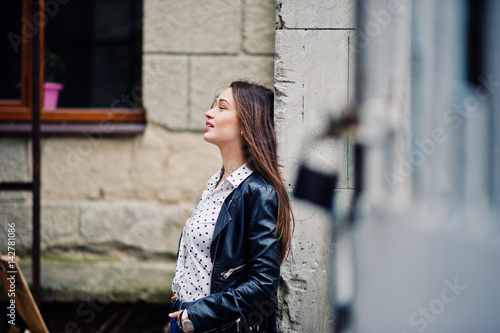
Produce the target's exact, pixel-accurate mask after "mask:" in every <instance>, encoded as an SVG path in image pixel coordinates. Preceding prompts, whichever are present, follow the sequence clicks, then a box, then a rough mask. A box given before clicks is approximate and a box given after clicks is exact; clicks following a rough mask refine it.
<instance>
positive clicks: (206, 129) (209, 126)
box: [205, 121, 214, 132]
mask: <svg viewBox="0 0 500 333" xmlns="http://www.w3.org/2000/svg"><path fill="white" fill-rule="evenodd" d="M205 125H206V127H205V132H206V131H208V130H210V129H211V128H214V125H212V123H211V122H209V121H207V122H206V123H205Z"/></svg>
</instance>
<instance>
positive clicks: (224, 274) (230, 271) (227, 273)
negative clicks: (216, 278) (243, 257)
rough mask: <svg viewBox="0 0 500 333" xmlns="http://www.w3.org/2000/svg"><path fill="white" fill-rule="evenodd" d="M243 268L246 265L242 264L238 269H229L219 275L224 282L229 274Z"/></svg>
mask: <svg viewBox="0 0 500 333" xmlns="http://www.w3.org/2000/svg"><path fill="white" fill-rule="evenodd" d="M245 266H246V264H243V265H240V266H238V267H235V268H231V269H229V270H227V271H225V272H222V273H220V275H221V276H222V277H223V278H224V279H226V280H227V278H228V277H229V276H230V275H231V274H233V273H234V272H235V271H237V270H240V269H242V268H243V267H245Z"/></svg>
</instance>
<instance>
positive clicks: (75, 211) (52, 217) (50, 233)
mask: <svg viewBox="0 0 500 333" xmlns="http://www.w3.org/2000/svg"><path fill="white" fill-rule="evenodd" d="M41 204H42V208H41V214H42V215H41V225H42V230H41V233H42V235H41V241H42V249H44V250H47V249H48V250H50V248H53V247H59V246H63V247H66V246H68V245H70V246H74V245H75V244H76V243H77V241H78V231H79V230H78V225H79V218H80V210H79V207H78V204H77V203H74V202H71V201H67V202H57V201H52V202H50V201H49V202H47V201H43V202H42V203H41Z"/></svg>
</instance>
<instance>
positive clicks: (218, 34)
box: [144, 0, 242, 54]
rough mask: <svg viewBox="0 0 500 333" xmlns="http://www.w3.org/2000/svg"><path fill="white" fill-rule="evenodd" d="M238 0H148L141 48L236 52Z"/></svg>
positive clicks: (237, 44)
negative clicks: (142, 46)
mask: <svg viewBox="0 0 500 333" xmlns="http://www.w3.org/2000/svg"><path fill="white" fill-rule="evenodd" d="M241 3H242V1H241V0H236V1H235V0H214V1H203V0H185V1H162V0H148V1H145V4H144V51H145V52H174V53H226V54H227V53H237V52H239V51H240V49H241V28H242V27H241V21H242V20H241V13H242V8H241V6H242V5H241Z"/></svg>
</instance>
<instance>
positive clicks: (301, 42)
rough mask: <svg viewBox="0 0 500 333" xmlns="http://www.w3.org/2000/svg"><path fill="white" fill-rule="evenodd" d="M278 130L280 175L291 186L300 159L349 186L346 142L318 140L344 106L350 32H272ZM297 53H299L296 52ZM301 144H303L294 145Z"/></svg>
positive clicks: (346, 100) (341, 183)
mask: <svg viewBox="0 0 500 333" xmlns="http://www.w3.org/2000/svg"><path fill="white" fill-rule="evenodd" d="M276 34H277V35H276V41H277V45H276V64H275V89H276V110H275V112H276V126H277V131H278V137H279V143H280V148H279V149H280V159H282V160H283V161H284V162H283V164H284V165H285V169H284V171H283V173H284V177H285V179H286V180H287V182H288V183H290V182H293V180H294V178H295V173H296V167H297V166H298V165H299V164H300V163H301V160H302V159H308V160H310V158H312V159H313V160H316V161H317V162H316V163H315V165H316V166H321V164H322V165H323V166H324V167H320V169H325V171H326V169H330V170H331V169H335V170H336V171H337V172H338V173H339V176H340V177H339V183H338V188H347V186H348V184H347V180H348V174H347V171H348V170H347V169H348V165H347V140H346V137H341V138H339V139H336V140H328V141H322V142H317V141H315V136H317V135H319V134H321V133H322V132H323V131H324V130H325V126H326V124H327V123H328V119H329V117H331V116H338V115H340V114H341V113H342V110H343V109H344V108H345V107H346V106H347V105H348V86H349V80H348V76H349V74H348V69H349V58H348V39H349V38H348V37H349V32H348V31H342V30H335V31H297V30H292V31H290V30H286V31H285V30H281V31H277V32H276ZM297 49H301V50H302V51H301V52H300V53H299V52H296V50H297ZM298 142H301V144H297V143H298Z"/></svg>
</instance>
